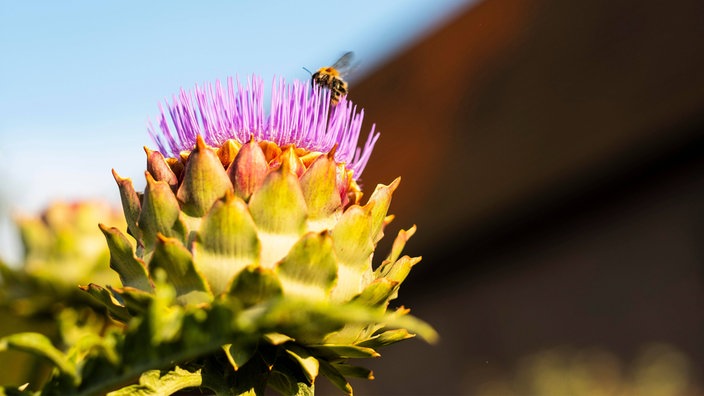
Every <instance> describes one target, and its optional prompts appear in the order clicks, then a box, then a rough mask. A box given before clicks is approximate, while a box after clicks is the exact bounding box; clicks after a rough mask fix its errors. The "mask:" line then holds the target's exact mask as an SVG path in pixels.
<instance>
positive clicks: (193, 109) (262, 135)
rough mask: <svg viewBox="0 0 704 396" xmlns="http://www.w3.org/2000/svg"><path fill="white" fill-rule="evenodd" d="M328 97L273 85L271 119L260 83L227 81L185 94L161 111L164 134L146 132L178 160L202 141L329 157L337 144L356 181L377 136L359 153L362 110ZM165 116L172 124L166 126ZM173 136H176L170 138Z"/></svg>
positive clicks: (315, 90) (300, 86) (278, 82)
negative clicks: (262, 144) (252, 142)
mask: <svg viewBox="0 0 704 396" xmlns="http://www.w3.org/2000/svg"><path fill="white" fill-rule="evenodd" d="M329 103H330V91H329V90H327V89H322V88H320V87H318V86H315V87H312V88H311V84H310V83H309V82H301V81H298V80H294V82H293V84H286V83H285V81H284V80H283V79H281V78H279V79H276V78H275V79H274V83H273V89H272V94H271V105H270V111H269V115H268V116H266V115H265V111H264V89H263V83H262V79H261V78H260V77H257V76H254V77H249V78H248V79H247V85H245V86H242V85H240V82H239V79H237V80H236V83H235V82H233V79H232V77H229V78H228V79H227V87H226V88H224V87H223V86H222V85H221V84H220V81H216V82H215V86H213V85H212V84H206V85H204V86H203V87H199V86H198V85H196V87H195V89H194V90H193V91H186V90H184V89H181V91H180V92H179V94H178V95H174V96H173V99H172V103H171V104H169V103H168V101H166V111H164V108H163V107H162V106H161V105H159V109H160V110H161V118H160V120H159V127H160V129H161V133H159V132H158V131H156V130H155V128H154V126H153V125H152V123H151V122H150V123H149V127H148V131H149V134H150V135H151V137H152V139H153V140H154V142H155V143H156V145H157V146H158V147H159V150H160V151H161V152H162V154H164V155H167V156H172V157H176V156H178V153H179V152H181V151H183V150H191V149H193V146H194V145H195V142H196V136H197V135H201V136H203V139H204V140H205V142H206V143H208V144H209V145H211V146H220V145H221V144H222V143H224V142H225V141H226V140H228V139H235V140H237V141H238V142H240V143H245V142H247V141H249V139H250V137H251V136H252V135H253V136H254V137H255V138H256V139H258V140H270V141H273V142H275V143H276V144H278V145H279V146H285V145H288V144H294V145H295V146H296V147H300V148H304V149H307V150H310V151H319V152H323V153H326V152H329V151H330V150H331V149H332V148H333V147H334V146H335V145H336V144H337V150H336V152H335V160H336V161H337V162H339V163H343V162H344V163H345V164H346V166H347V168H348V169H351V170H352V171H353V175H354V178H355V179H358V178H359V176H360V175H361V174H362V171H363V170H364V167H365V166H366V164H367V161H368V160H369V156H370V155H371V153H372V150H373V148H374V144H375V143H376V141H377V139H379V133H375V131H374V128H375V126H372V130H371V131H370V132H369V135H368V136H367V140H366V142H365V143H364V146H363V147H357V142H358V140H359V135H360V130H361V128H362V120H363V118H364V110H360V111H359V112H358V111H357V106H355V105H354V104H353V103H352V102H350V101H348V100H347V99H346V98H344V97H343V98H342V100H340V102H339V103H338V104H337V105H336V106H330V105H329ZM166 113H168V114H169V116H170V118H171V124H169V122H168V121H167V117H166ZM172 131H173V132H172Z"/></svg>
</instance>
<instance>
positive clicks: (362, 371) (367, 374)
mask: <svg viewBox="0 0 704 396" xmlns="http://www.w3.org/2000/svg"><path fill="white" fill-rule="evenodd" d="M332 366H333V367H335V369H337V371H339V372H340V374H342V375H344V376H345V377H354V378H364V379H367V380H373V379H374V373H373V372H372V370H369V369H368V368H366V367H360V366H352V365H349V364H347V363H342V362H335V363H332Z"/></svg>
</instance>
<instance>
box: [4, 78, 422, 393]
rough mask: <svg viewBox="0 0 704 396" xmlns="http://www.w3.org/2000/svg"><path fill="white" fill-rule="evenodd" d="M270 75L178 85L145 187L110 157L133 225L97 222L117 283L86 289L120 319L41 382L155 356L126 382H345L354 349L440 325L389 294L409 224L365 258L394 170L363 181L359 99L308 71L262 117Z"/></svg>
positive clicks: (398, 279) (283, 389)
mask: <svg viewBox="0 0 704 396" xmlns="http://www.w3.org/2000/svg"><path fill="white" fill-rule="evenodd" d="M262 85H263V84H262V82H261V79H259V78H251V79H249V80H248V81H247V85H246V86H244V87H243V86H242V85H240V84H239V82H237V83H235V82H234V81H233V80H232V79H229V80H228V82H227V88H223V87H222V86H221V85H220V83H217V82H216V83H215V85H205V86H204V87H196V88H195V89H194V90H193V91H191V92H188V91H185V90H181V92H180V94H179V95H178V96H175V97H174V98H173V101H172V102H171V104H168V103H167V110H166V111H163V109H162V115H161V120H160V123H159V124H160V128H161V132H160V133H159V132H157V131H156V130H155V129H154V128H153V127H150V129H149V132H150V134H151V135H152V137H153V138H154V140H155V141H156V143H157V145H158V146H159V150H160V151H153V150H150V149H146V148H145V151H146V154H147V170H146V172H145V177H146V182H147V184H146V188H145V190H144V192H142V193H138V192H136V191H135V189H134V186H133V184H132V181H131V180H130V179H127V178H123V177H121V176H119V175H118V174H117V172H115V171H113V175H114V177H115V180H116V181H117V184H118V187H119V189H120V196H121V199H122V204H123V211H124V214H125V220H126V223H127V233H128V234H129V235H130V236H131V238H129V237H128V236H127V235H125V234H124V232H123V231H122V230H120V229H118V228H116V227H108V226H105V225H102V224H101V225H100V229H101V231H102V232H103V234H104V235H105V238H106V240H107V244H108V248H109V250H110V267H111V268H112V269H114V270H115V271H116V272H117V273H118V274H119V277H120V282H121V283H122V286H123V287H112V286H101V285H96V284H90V285H88V286H83V287H82V289H83V290H85V291H86V292H87V293H89V294H90V295H91V296H93V297H95V298H96V299H97V300H98V301H99V302H101V303H102V304H104V305H105V307H106V308H107V310H108V312H109V314H110V315H111V316H112V318H114V319H115V320H117V321H119V322H121V324H122V326H123V327H122V329H123V331H122V332H120V333H109V334H107V335H106V337H108V338H109V337H112V338H109V339H107V341H105V342H102V341H101V342H100V343H99V345H98V344H96V346H95V348H94V349H90V350H89V351H87V350H83V349H80V348H86V347H85V343H83V344H81V345H77V346H76V347H75V348H74V349H72V350H70V351H68V352H67V354H66V356H86V359H89V360H90V359H92V361H87V362H81V364H80V365H76V366H72V365H71V364H72V363H71V364H68V363H67V364H63V366H62V367H60V369H61V372H60V378H63V379H64V381H69V382H68V383H67V382H61V381H51V382H50V383H49V385H47V387H46V388H45V393H58V392H59V390H60V391H66V390H67V389H74V388H75V387H76V386H78V387H79V388H78V391H79V393H85V394H97V393H106V391H109V390H112V389H114V387H115V386H121V385H124V383H125V382H126V381H125V379H127V378H133V379H134V380H136V378H135V375H136V374H139V373H138V372H136V371H137V370H142V369H145V368H149V369H152V370H150V371H147V372H145V373H143V374H142V375H141V378H140V379H139V381H138V382H139V383H134V384H133V385H129V386H127V387H125V388H122V389H121V390H120V394H132V393H140V392H144V389H145V386H146V385H144V384H149V387H150V389H152V388H154V387H155V388H159V387H164V389H166V388H168V389H171V391H174V390H178V389H185V388H189V387H204V388H208V389H211V390H213V391H216V392H218V393H227V394H230V393H234V394H245V393H247V394H256V395H260V394H264V388H265V387H267V386H269V387H271V388H273V389H275V390H277V391H279V392H280V393H281V394H313V391H314V389H315V388H314V383H315V380H316V378H317V377H319V376H324V377H327V378H328V379H330V380H331V381H332V383H333V384H334V385H336V386H337V387H338V388H339V389H341V390H342V391H343V392H345V393H347V394H351V393H352V387H351V385H350V384H349V382H348V380H347V379H346V377H362V378H368V379H372V378H373V375H372V372H371V371H370V370H367V369H364V368H361V367H358V366H352V365H350V364H348V363H347V360H349V359H352V358H360V357H376V356H379V354H378V353H377V352H376V348H379V347H383V346H386V345H389V344H392V343H395V342H398V341H402V340H405V339H407V338H410V337H413V335H414V334H413V333H417V334H419V335H421V336H423V337H424V338H425V339H427V340H429V341H432V340H434V339H435V338H436V333H435V331H434V330H433V329H432V328H431V327H430V326H429V325H427V324H426V323H424V322H422V321H420V320H419V319H416V318H414V317H412V316H410V315H407V314H408V312H409V311H408V309H406V308H403V307H398V308H395V309H394V308H391V307H389V303H390V302H391V301H392V300H394V299H395V298H396V297H397V295H398V289H399V287H400V284H401V283H402V282H403V281H404V279H405V278H406V276H407V275H408V273H409V272H410V270H411V269H412V267H414V266H415V265H416V264H417V263H418V262H419V261H420V257H409V256H407V255H402V250H403V247H404V246H405V244H406V242H407V241H408V239H409V238H410V237H411V236H412V235H413V233H414V232H415V226H414V227H411V228H410V229H408V230H401V231H400V232H399V233H398V236H397V237H396V239H395V240H394V243H393V246H392V248H391V251H390V252H389V253H388V255H386V258H385V259H383V260H382V261H381V263H380V264H378V265H373V263H372V259H373V257H374V254H375V249H376V245H377V243H378V242H379V240H381V238H382V237H383V236H384V228H385V227H386V225H387V224H388V223H389V222H391V221H392V219H393V216H392V215H388V214H387V212H388V209H389V206H390V204H391V198H392V195H393V193H394V191H395V190H396V188H397V187H398V184H399V179H396V180H394V181H393V182H391V183H390V184H389V185H382V184H380V185H377V186H376V188H375V189H374V191H373V192H372V193H371V194H370V196H369V198H368V199H367V201H366V203H365V204H362V203H361V200H362V192H361V189H360V188H359V185H358V184H357V179H358V178H359V175H360V174H361V173H362V171H363V170H364V166H365V165H366V163H367V160H368V159H369V155H370V154H371V151H372V148H373V147H374V144H375V142H376V140H377V139H378V137H379V135H378V133H375V132H374V128H372V130H371V132H370V133H369V135H368V137H367V139H366V142H365V144H364V145H363V146H362V147H361V148H360V147H357V142H358V140H359V137H360V130H361V125H362V117H363V112H362V111H361V110H360V111H359V112H358V111H357V108H356V107H355V106H354V105H353V104H352V102H349V101H347V100H346V99H345V98H344V97H343V98H341V100H340V101H339V103H337V104H336V105H332V104H331V97H330V95H331V94H330V92H329V91H328V90H326V89H323V88H319V87H311V85H310V84H307V83H302V82H294V83H293V84H291V85H286V84H285V82H284V81H283V80H280V79H279V80H275V83H274V88H273V90H272V91H273V92H272V94H271V106H270V109H269V113H268V114H269V115H268V116H265V109H264V105H263V103H264V92H263V89H262ZM167 113H168V115H169V117H170V119H171V123H169V122H168V121H167V115H166V114H167ZM10 341H11V342H13V343H19V342H25V343H29V342H31V343H33V344H32V345H36V344H37V343H38V342H43V343H45V344H48V341H47V340H45V339H42V340H37V339H36V337H34V338H32V339H29V340H26V339H21V340H15V339H12V340H10ZM10 341H7V342H10ZM2 342H3V340H2V339H0V349H2ZM23 345H24V344H23ZM89 347H90V345H89ZM37 349H38V348H35V350H37ZM44 350H47V351H49V352H46V353H45V355H44V356H47V358H49V359H50V360H51V359H54V360H57V359H58V358H57V357H56V356H59V358H60V359H63V360H61V361H60V362H59V363H63V362H64V360H66V361H70V362H72V360H70V359H69V358H64V355H61V354H60V353H59V352H57V351H53V350H51V349H48V348H44V349H42V351H44ZM49 354H50V355H51V356H49ZM101 359H102V360H101ZM104 362H109V365H104ZM84 363H85V364H84ZM99 365H102V366H100V370H102V371H100V373H99V375H93V374H94V373H95V372H92V371H91V369H92V368H94V367H98V366H99ZM165 367H170V371H168V372H167V373H165V374H164V375H163V376H162V371H161V370H162V369H163V368H165ZM113 378H114V380H112V379H113ZM106 379H107V380H106ZM111 381H113V382H111ZM173 381H176V382H173ZM135 382H136V381H135ZM174 384H175V385H174ZM0 390H1V389H0Z"/></svg>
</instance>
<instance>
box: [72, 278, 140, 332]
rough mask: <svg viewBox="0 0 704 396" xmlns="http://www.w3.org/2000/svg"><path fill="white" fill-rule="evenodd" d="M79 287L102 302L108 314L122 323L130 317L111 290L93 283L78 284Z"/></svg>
mask: <svg viewBox="0 0 704 396" xmlns="http://www.w3.org/2000/svg"><path fill="white" fill-rule="evenodd" d="M80 288H81V290H83V291H85V292H87V293H88V294H90V295H91V297H93V298H95V299H96V300H97V301H98V302H100V303H101V304H103V305H104V306H105V307H106V308H107V310H108V313H109V314H110V316H111V317H113V318H114V319H115V320H117V321H120V322H122V323H127V322H128V321H129V320H130V318H131V317H132V315H131V314H130V312H129V310H128V309H127V307H126V306H125V305H124V304H123V303H122V301H120V300H118V299H117V297H116V296H115V294H113V292H112V291H110V290H108V289H106V288H104V287H102V286H98V285H96V284H94V283H91V284H89V285H88V286H80Z"/></svg>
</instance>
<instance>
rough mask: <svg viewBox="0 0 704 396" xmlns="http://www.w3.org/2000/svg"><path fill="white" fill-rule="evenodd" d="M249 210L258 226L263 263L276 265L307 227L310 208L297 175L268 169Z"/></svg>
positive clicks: (263, 265)
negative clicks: (307, 206)
mask: <svg viewBox="0 0 704 396" xmlns="http://www.w3.org/2000/svg"><path fill="white" fill-rule="evenodd" d="M249 211H250V213H251V214H252V218H253V219H254V222H255V223H256V224H257V229H258V230H259V240H260V242H261V245H262V250H261V258H260V264H261V266H262V267H264V268H273V266H274V264H275V263H276V262H277V261H279V260H281V258H283V257H284V256H285V255H286V254H287V253H288V251H289V249H290V248H291V247H292V246H293V244H294V243H296V241H298V238H300V236H301V235H302V234H303V232H304V229H305V223H306V217H307V208H306V202H305V199H304V198H303V192H301V187H300V185H299V183H298V178H296V176H295V175H293V174H292V173H291V172H289V171H287V170H286V169H279V170H278V171H276V172H271V173H269V175H268V176H267V177H266V179H265V180H264V184H263V185H262V187H261V188H260V189H259V190H257V191H255V192H254V194H253V195H252V198H250V200H249Z"/></svg>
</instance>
